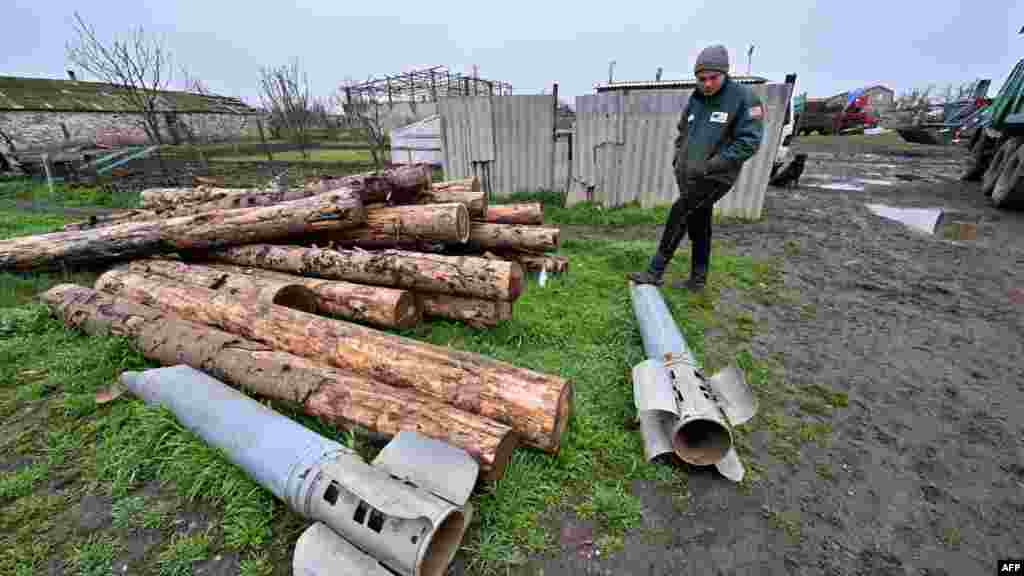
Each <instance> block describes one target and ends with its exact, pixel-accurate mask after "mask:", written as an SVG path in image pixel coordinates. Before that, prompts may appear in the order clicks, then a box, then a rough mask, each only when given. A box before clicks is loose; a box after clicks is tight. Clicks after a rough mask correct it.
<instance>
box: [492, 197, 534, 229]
mask: <svg viewBox="0 0 1024 576" xmlns="http://www.w3.org/2000/svg"><path fill="white" fill-rule="evenodd" d="M484 220H485V221H487V222H492V223H494V224H523V225H540V224H543V223H544V205H543V204H541V203H540V202H529V203H524V204H498V205H496V206H488V207H487V215H486V217H485V218H484Z"/></svg>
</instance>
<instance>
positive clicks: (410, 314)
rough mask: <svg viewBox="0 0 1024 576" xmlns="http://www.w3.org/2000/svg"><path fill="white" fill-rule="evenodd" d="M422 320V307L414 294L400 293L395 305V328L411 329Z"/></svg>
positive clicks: (404, 291)
mask: <svg viewBox="0 0 1024 576" xmlns="http://www.w3.org/2000/svg"><path fill="white" fill-rule="evenodd" d="M421 320H423V307H422V306H421V305H420V301H419V299H418V298H417V297H416V294H415V293H414V292H409V291H406V290H403V291H402V295H401V296H399V297H398V302H397V303H396V304H395V327H396V328H412V327H413V326H415V325H417V324H419V323H420V321H421Z"/></svg>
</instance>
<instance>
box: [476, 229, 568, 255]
mask: <svg viewBox="0 0 1024 576" xmlns="http://www.w3.org/2000/svg"><path fill="white" fill-rule="evenodd" d="M558 235H559V229H558V228H553V227H550V226H519V225H516V224H492V223H490V222H473V223H471V224H470V226H469V242H467V245H468V246H470V247H472V248H474V249H477V250H495V251H498V250H500V251H509V250H514V251H518V252H553V251H555V250H558Z"/></svg>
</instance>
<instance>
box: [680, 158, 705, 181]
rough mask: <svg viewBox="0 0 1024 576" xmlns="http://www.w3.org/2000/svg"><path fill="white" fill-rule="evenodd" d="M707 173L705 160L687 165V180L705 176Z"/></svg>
mask: <svg viewBox="0 0 1024 576" xmlns="http://www.w3.org/2000/svg"><path fill="white" fill-rule="evenodd" d="M706 174H707V165H706V163H705V162H693V163H688V164H687V165H686V172H685V174H684V175H685V176H686V179H687V180H696V179H698V178H703V177H704V176H705V175H706Z"/></svg>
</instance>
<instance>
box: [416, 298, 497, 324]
mask: <svg viewBox="0 0 1024 576" xmlns="http://www.w3.org/2000/svg"><path fill="white" fill-rule="evenodd" d="M416 297H417V299H418V300H419V303H420V308H421V309H422V310H423V315H424V316H432V317H434V318H445V319H447V320H456V321H458V322H462V323H464V324H468V325H469V326H472V327H474V328H485V327H489V326H497V325H498V324H499V323H501V322H504V321H505V320H509V319H511V318H512V303H511V302H503V301H501V300H482V299H480V298H462V297H459V296H450V295H448V294H427V293H422V292H421V293H419V294H417V295H416Z"/></svg>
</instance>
